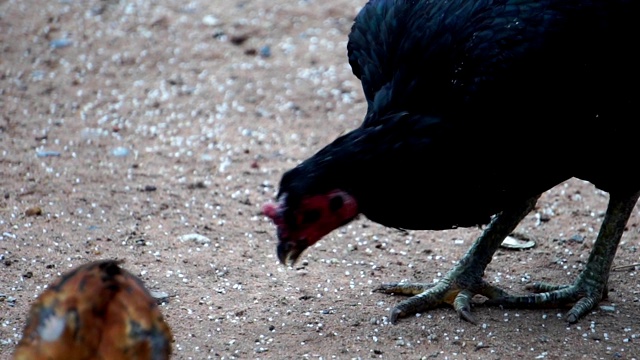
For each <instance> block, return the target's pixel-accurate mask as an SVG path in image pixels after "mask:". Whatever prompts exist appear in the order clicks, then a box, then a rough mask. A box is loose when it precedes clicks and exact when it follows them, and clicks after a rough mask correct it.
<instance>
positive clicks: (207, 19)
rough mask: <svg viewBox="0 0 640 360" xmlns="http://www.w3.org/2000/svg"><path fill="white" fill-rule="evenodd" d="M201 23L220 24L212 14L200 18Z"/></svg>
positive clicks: (208, 24)
mask: <svg viewBox="0 0 640 360" xmlns="http://www.w3.org/2000/svg"><path fill="white" fill-rule="evenodd" d="M202 23H203V24H205V25H207V26H217V25H219V24H220V20H218V18H216V17H215V16H213V15H205V16H204V17H203V18H202Z"/></svg>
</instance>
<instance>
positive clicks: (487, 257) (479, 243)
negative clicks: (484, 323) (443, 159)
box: [374, 195, 539, 324]
mask: <svg viewBox="0 0 640 360" xmlns="http://www.w3.org/2000/svg"><path fill="white" fill-rule="evenodd" d="M538 197H539V195H538V196H534V197H532V198H530V199H528V200H526V201H524V202H522V203H520V204H518V205H515V206H512V207H510V208H507V209H505V210H504V211H502V212H501V213H499V214H498V215H497V216H496V217H494V218H493V220H492V221H491V223H489V225H488V226H487V228H486V229H485V230H484V232H483V233H482V235H480V237H479V238H478V239H477V240H476V242H475V243H474V244H473V246H472V247H471V248H470V249H469V251H467V253H466V254H465V256H464V257H463V258H462V260H460V262H459V263H458V264H457V265H456V266H455V267H454V268H453V269H451V271H449V272H448V273H447V274H446V275H445V276H444V278H443V279H441V280H440V281H439V282H438V283H435V284H427V283H404V282H403V283H391V284H383V285H380V286H378V287H377V288H376V289H374V291H376V292H381V293H385V294H398V295H408V296H411V297H410V298H409V299H406V300H403V301H402V302H400V303H399V304H398V305H396V306H395V307H394V308H393V309H392V310H391V314H390V317H389V321H391V323H392V324H395V323H396V322H397V321H398V319H399V318H403V317H407V316H409V315H412V314H416V313H418V312H422V311H425V310H429V309H433V308H436V307H438V306H441V305H443V304H449V305H451V306H453V308H454V309H455V310H456V312H457V313H458V315H460V318H462V319H463V320H466V321H469V322H470V323H473V324H475V323H476V321H475V319H474V317H473V316H472V315H471V303H472V298H473V296H474V295H476V294H479V295H482V296H485V297H487V298H488V299H503V298H505V297H507V296H508V294H507V293H506V292H505V291H504V290H502V289H500V288H498V287H496V286H493V285H491V284H489V283H488V282H486V281H485V280H483V279H482V276H483V275H484V269H485V268H486V267H487V265H488V264H489V262H490V261H491V258H492V256H493V254H494V253H495V252H496V250H497V249H498V247H499V246H500V244H501V243H502V241H503V240H504V238H505V237H506V236H507V235H509V234H510V233H511V232H512V231H513V230H514V229H515V227H516V226H517V225H518V223H519V222H520V221H521V220H522V219H523V218H524V217H525V216H526V215H527V214H528V213H529V212H530V211H531V210H532V209H533V207H534V206H535V204H536V201H537V200H538Z"/></svg>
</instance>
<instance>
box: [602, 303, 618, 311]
mask: <svg viewBox="0 0 640 360" xmlns="http://www.w3.org/2000/svg"><path fill="white" fill-rule="evenodd" d="M600 310H602V311H608V312H614V311H616V307H615V306H611V305H600Z"/></svg>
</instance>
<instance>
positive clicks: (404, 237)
mask: <svg viewBox="0 0 640 360" xmlns="http://www.w3.org/2000/svg"><path fill="white" fill-rule="evenodd" d="M363 4H364V0H325V1H321V0H307V1H304V0H297V1H283V0H270V1H267V0H209V1H204V0H194V1H188V2H185V1H177V0H164V1H159V0H132V1H125V0H121V1H118V0H105V1H98V0H82V1H81V0H30V1H24V0H3V1H0V114H1V117H0V153H1V156H0V179H1V180H0V190H1V192H0V260H1V261H0V324H1V325H0V354H1V355H0V358H1V359H10V358H11V353H12V351H13V348H14V346H15V344H16V343H17V341H18V340H19V338H20V336H21V335H20V334H21V331H22V327H23V325H24V322H25V318H26V316H25V315H26V313H27V310H28V307H29V305H30V303H31V302H32V301H33V300H34V298H35V297H36V296H37V295H38V294H39V293H40V292H42V290H43V289H44V288H45V287H46V286H47V284H48V283H50V282H51V281H53V280H54V279H55V278H56V277H57V276H59V275H60V274H62V273H64V272H66V271H68V270H69V269H71V268H73V267H75V266H78V265H80V264H83V263H85V262H88V261H92V260H97V259H106V258H111V259H124V260H125V264H124V267H125V268H127V269H128V270H130V271H131V272H133V273H134V274H136V275H138V276H139V277H140V278H141V279H143V280H144V282H145V283H146V285H147V287H148V288H149V289H151V290H154V291H161V292H166V293H168V294H169V295H170V297H169V298H168V300H167V301H166V302H164V303H163V304H162V305H161V310H162V312H163V314H164V315H165V316H166V318H167V321H168V323H169V324H170V326H171V328H172V329H173V332H174V334H175V343H174V358H175V359H365V358H381V359H398V358H403V359H431V358H433V359H476V358H478V359H507V358H525V359H562V358H566V359H578V358H584V359H638V358H640V304H639V302H640V282H639V281H638V277H639V275H638V274H639V272H638V270H639V269H640V267H639V266H634V264H637V263H639V262H640V252H639V251H638V248H639V247H640V227H639V226H638V224H639V223H640V207H638V210H639V211H636V212H635V213H634V215H633V216H632V218H631V220H630V222H629V226H628V228H627V231H626V232H625V235H624V237H623V240H622V244H621V245H620V247H619V249H618V253H617V257H616V259H615V260H614V267H616V269H615V270H614V271H613V272H612V274H611V278H610V281H609V286H610V296H609V299H608V301H605V302H602V303H601V306H604V307H599V308H598V309H596V310H595V311H594V312H592V313H591V314H589V315H588V316H586V317H585V318H583V319H582V320H581V321H580V322H579V323H577V324H575V325H571V326H569V325H567V323H566V322H565V321H564V320H563V319H562V318H561V317H562V315H563V313H564V311H565V310H566V309H557V310H525V311H522V310H501V309H498V308H483V307H476V308H474V310H473V311H474V314H475V316H476V318H477V320H478V324H477V325H473V324H470V323H466V322H463V321H461V320H460V319H459V318H458V317H457V315H456V314H455V313H454V311H453V310H452V309H450V308H442V309H436V310H433V311H429V312H427V313H424V314H420V316H414V317H410V318H407V319H403V320H401V321H400V322H399V323H398V324H396V325H391V324H389V323H388V321H387V316H388V312H389V309H390V307H392V306H393V305H394V304H396V303H397V302H398V301H399V298H398V297H393V296H388V295H383V294H378V293H372V292H371V290H372V289H373V288H374V287H375V286H376V285H378V284H380V283H383V282H390V281H399V280H403V279H407V280H422V281H432V280H435V279H438V278H440V277H441V276H442V275H443V274H444V273H445V272H446V271H447V270H448V269H450V268H451V267H452V265H453V264H454V263H455V261H456V260H457V259H459V258H460V257H461V256H462V254H463V253H464V252H465V251H466V249H467V248H468V247H469V246H470V245H471V243H472V240H473V239H474V238H475V237H476V236H478V235H479V233H480V230H479V229H457V230H450V231H440V232H435V231H415V232H408V233H401V232H398V231H397V230H392V229H387V228H384V227H382V226H380V225H377V224H375V223H372V222H370V221H367V220H366V219H364V218H362V219H359V220H357V221H355V222H353V223H352V224H350V225H348V226H346V227H344V228H342V229H339V230H336V231H334V232H333V233H331V234H330V235H329V236H327V237H326V238H325V239H323V240H322V241H320V243H319V244H318V245H316V246H315V247H313V248H311V249H308V251H307V252H306V253H305V254H304V255H303V260H302V262H301V263H300V264H299V266H297V267H296V268H286V267H284V266H282V265H279V264H278V262H277V259H276V256H275V245H276V239H275V232H274V227H273V226H272V224H271V223H270V222H269V221H268V220H267V218H266V217H264V216H262V215H261V214H260V208H261V205H262V204H263V203H264V202H266V201H269V200H271V199H272V198H273V196H274V195H275V191H276V187H277V183H278V181H279V179H280V176H281V175H282V173H283V172H284V171H285V170H287V169H289V168H290V167H292V166H294V165H295V164H297V163H298V162H299V161H301V160H303V159H304V158H306V157H307V156H309V155H311V154H313V153H314V152H315V151H316V150H318V149H319V148H320V147H321V146H323V145H324V144H326V143H328V142H330V141H331V140H333V139H334V138H335V137H336V136H337V135H339V134H340V133H342V132H344V131H347V130H348V129H351V128H353V127H355V126H357V125H358V124H359V123H360V121H361V120H362V118H363V115H364V113H365V111H366V104H365V102H364V100H363V95H362V92H361V89H360V84H359V82H358V81H357V79H356V78H355V77H354V76H353V75H352V74H351V69H350V67H349V65H348V63H347V60H346V39H347V35H348V32H349V29H350V26H351V22H352V19H353V17H354V16H355V14H356V13H357V11H358V10H359V8H360V7H361V6H362V5H363ZM596 150H597V149H594V148H593V147H592V146H591V145H588V144H587V145H585V148H584V149H573V150H571V151H574V152H575V156H588V154H589V152H591V151H596ZM562 151H563V149H547V148H544V147H543V146H541V153H540V158H538V159H523V160H522V161H523V166H528V167H531V171H544V164H545V158H547V157H550V156H558V155H559V154H560V153H561V152H562ZM597 165H598V164H594V166H597ZM607 199H608V195H607V194H606V193H604V192H602V191H599V190H597V189H596V188H594V187H593V186H592V185H590V184H589V183H585V182H583V181H580V180H577V179H572V180H570V181H568V182H567V183H564V184H561V185H559V186H557V187H555V188H553V189H551V190H550V191H549V192H547V193H546V194H545V195H544V196H543V197H542V198H541V200H540V201H539V203H538V206H537V208H536V210H535V211H534V212H532V213H531V214H530V215H529V216H528V217H527V218H526V219H525V220H524V221H523V222H522V224H521V225H520V227H519V228H518V231H519V232H522V233H526V234H529V236H533V237H535V238H536V239H537V240H538V245H537V246H536V247H535V248H533V249H529V250H525V251H513V250H507V249H504V250H500V251H499V252H498V253H497V254H496V256H495V257H494V260H493V262H492V263H491V264H490V265H489V267H488V269H487V273H486V278H487V279H490V280H491V281H492V282H494V283H498V284H500V285H501V286H503V287H504V288H506V289H509V290H510V291H512V292H518V293H521V292H523V288H524V285H525V284H526V283H527V282H530V281H540V280H543V281H550V282H562V283H568V282H570V281H572V280H573V279H574V278H575V276H576V275H577V274H578V273H579V272H580V270H581V269H582V267H583V266H584V264H585V262H586V259H587V257H588V253H589V251H590V249H591V247H592V244H593V241H594V239H595V236H596V233H597V230H598V229H599V225H600V221H601V220H602V215H603V213H604V210H605V207H606V203H607ZM38 209H40V210H41V212H42V213H41V214H40V215H38ZM190 234H199V235H202V236H204V237H205V238H196V237H194V236H185V235H190Z"/></svg>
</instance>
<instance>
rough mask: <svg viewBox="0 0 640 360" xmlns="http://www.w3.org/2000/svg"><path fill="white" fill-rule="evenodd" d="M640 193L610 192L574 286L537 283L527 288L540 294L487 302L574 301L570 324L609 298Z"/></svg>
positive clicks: (525, 305)
mask: <svg viewBox="0 0 640 360" xmlns="http://www.w3.org/2000/svg"><path fill="white" fill-rule="evenodd" d="M639 197H640V192H637V193H634V194H631V195H626V194H625V195H618V194H610V198H609V205H608V207H607V212H606V214H605V217H604V220H603V221H602V225H601V227H600V231H599V232H598V237H597V238H596V242H595V244H594V247H593V250H592V251H591V254H590V255H589V260H588V261H587V265H586V267H585V269H584V270H583V271H582V272H581V273H580V275H578V278H577V279H576V280H575V282H574V283H573V284H572V285H551V284H546V283H534V284H532V285H529V286H527V289H528V290H530V291H533V292H536V293H537V294H532V295H522V296H517V295H514V296H511V295H506V296H501V297H493V298H490V299H489V300H487V301H486V302H485V304H486V305H501V306H505V307H512V308H513V307H515V308H531V307H550V306H558V305H563V304H574V305H573V307H572V308H571V310H569V312H568V313H567V315H566V320H567V322H569V323H575V322H577V321H578V319H579V318H581V317H582V316H584V315H585V314H587V313H588V312H589V311H590V310H591V309H593V308H594V307H595V306H596V305H597V304H598V302H600V300H602V299H605V298H606V297H607V282H608V280H609V270H610V269H611V263H612V262H613V258H614V257H615V254H616V250H617V248H618V244H619V243H620V238H621V237H622V233H623V232H624V228H625V226H626V224H627V221H628V220H629V217H630V216H631V213H632V212H633V209H634V207H635V204H636V202H637V201H638V198H639Z"/></svg>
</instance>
